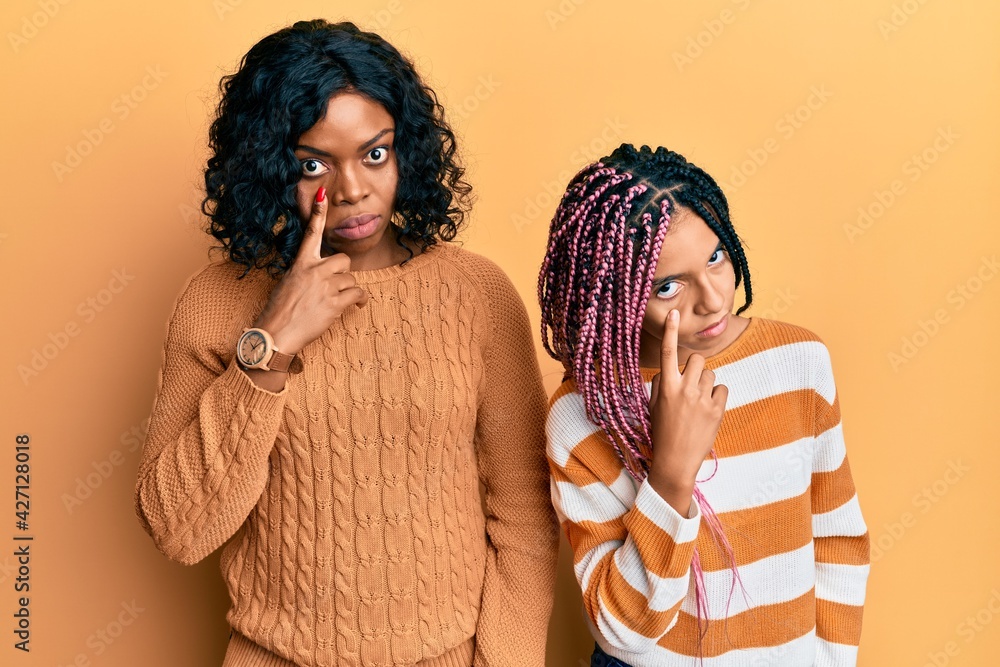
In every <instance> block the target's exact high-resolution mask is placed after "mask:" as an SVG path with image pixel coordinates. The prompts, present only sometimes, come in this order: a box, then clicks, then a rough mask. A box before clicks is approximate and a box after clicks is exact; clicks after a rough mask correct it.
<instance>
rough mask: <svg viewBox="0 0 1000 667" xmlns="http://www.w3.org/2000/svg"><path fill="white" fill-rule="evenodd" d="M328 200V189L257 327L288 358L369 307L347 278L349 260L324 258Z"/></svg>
mask: <svg viewBox="0 0 1000 667" xmlns="http://www.w3.org/2000/svg"><path fill="white" fill-rule="evenodd" d="M325 194H326V190H325V188H320V190H319V192H317V194H316V201H314V202H313V208H312V216H311V217H310V218H309V226H308V227H307V228H306V232H305V234H304V235H303V237H302V244H301V245H300V246H299V252H298V254H297V255H296V256H295V261H294V262H293V263H292V266H291V268H289V269H288V271H287V272H286V273H285V275H283V276H282V277H281V280H280V281H279V282H278V284H277V285H275V286H274V289H273V290H271V296H270V297H269V299H268V301H267V304H266V305H265V306H264V310H263V311H261V314H260V316H259V317H258V318H257V320H256V321H255V322H254V323H253V326H255V327H260V328H261V329H264V330H265V331H267V332H268V333H270V334H271V337H272V338H274V346H275V347H276V348H278V350H279V351H281V352H284V353H285V354H298V353H299V351H300V350H302V348H303V347H305V346H306V345H308V344H309V343H311V342H312V341H314V340H316V339H317V338H319V337H320V336H321V335H323V332H324V331H326V330H327V329H329V328H330V325H332V324H333V323H334V322H335V321H336V320H337V319H338V318H339V317H340V316H341V315H342V314H343V313H344V311H345V310H347V308H349V307H350V306H352V305H355V304H357V305H358V306H359V307H360V306H364V305H365V304H366V303H367V302H368V294H367V293H366V292H365V291H364V290H363V289H361V288H360V287H358V286H357V282H356V281H355V279H354V276H352V275H351V274H350V273H349V271H350V269H351V259H350V257H348V256H347V255H345V254H343V253H337V254H336V255H330V256H329V257H323V256H322V255H321V254H320V249H321V247H322V242H323V230H324V228H325V227H326V213H327V209H328V206H329V199H328V198H326V197H325Z"/></svg>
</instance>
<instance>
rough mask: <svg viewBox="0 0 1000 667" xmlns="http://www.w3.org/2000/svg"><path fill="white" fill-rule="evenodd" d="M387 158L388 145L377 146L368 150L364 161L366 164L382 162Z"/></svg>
mask: <svg viewBox="0 0 1000 667" xmlns="http://www.w3.org/2000/svg"><path fill="white" fill-rule="evenodd" d="M388 159H389V147H388V146H379V147H377V148H373V149H371V150H370V151H368V157H367V160H366V162H368V164H382V163H383V162H385V161H386V160H388Z"/></svg>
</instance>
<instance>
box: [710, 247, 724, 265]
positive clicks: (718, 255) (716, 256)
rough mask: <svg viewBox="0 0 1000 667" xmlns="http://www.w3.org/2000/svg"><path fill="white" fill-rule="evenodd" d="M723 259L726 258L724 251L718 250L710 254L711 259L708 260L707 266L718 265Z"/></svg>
mask: <svg viewBox="0 0 1000 667" xmlns="http://www.w3.org/2000/svg"><path fill="white" fill-rule="evenodd" d="M725 258H726V251H725V250H723V249H722V248H719V249H718V250H716V251H715V252H713V253H712V257H711V259H709V260H708V265H709V266H712V265H713V264H718V263H719V262H721V261H722V260H724V259H725Z"/></svg>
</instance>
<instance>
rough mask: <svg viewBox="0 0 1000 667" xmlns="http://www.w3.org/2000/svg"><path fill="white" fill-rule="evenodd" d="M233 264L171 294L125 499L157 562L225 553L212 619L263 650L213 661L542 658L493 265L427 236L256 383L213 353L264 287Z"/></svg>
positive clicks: (527, 337) (540, 519) (520, 431)
mask: <svg viewBox="0 0 1000 667" xmlns="http://www.w3.org/2000/svg"><path fill="white" fill-rule="evenodd" d="M240 272H241V267H239V266H237V265H235V264H233V263H230V262H226V263H214V264H210V265H208V266H206V267H205V268H204V269H202V270H201V271H200V272H199V273H197V274H196V275H195V276H193V277H192V278H191V280H190V281H189V282H188V284H187V286H186V287H185V288H184V290H183V292H182V293H181V295H180V296H179V297H178V300H177V302H176V304H175V307H174V311H173V314H172V316H171V318H170V321H169V325H168V328H167V335H166V341H165V343H164V348H163V360H162V362H163V365H162V369H161V372H160V377H159V385H158V389H157V392H156V399H155V402H154V404H153V411H152V415H151V418H150V424H149V431H148V436H147V438H146V442H145V445H144V448H143V453H142V461H141V463H140V466H139V473H138V480H137V483H136V491H135V508H136V512H137V514H138V516H139V520H140V522H141V524H142V526H143V528H144V529H145V530H146V531H147V532H148V533H149V534H150V535H151V536H152V538H153V540H154V542H155V543H156V546H157V548H159V549H160V550H161V551H162V552H163V553H164V554H166V555H167V556H168V557H170V558H171V559H173V560H176V561H179V562H181V563H185V564H191V563H195V562H198V561H200V560H201V559H203V558H204V557H205V556H207V555H208V554H210V553H211V552H212V551H214V550H215V549H217V548H218V547H220V546H222V545H223V544H225V545H226V547H225V549H224V550H223V552H222V556H221V568H222V574H223V576H224V577H225V580H226V584H227V586H228V589H229V596H230V599H231V607H230V610H229V613H228V615H227V618H228V620H229V622H230V625H232V627H233V628H234V629H235V630H236V632H237V633H239V635H242V636H243V637H245V638H247V639H249V640H250V642H252V643H250V642H246V643H248V644H250V645H251V646H254V645H255V646H254V648H255V649H256V648H257V647H259V649H260V652H261V654H262V655H268V656H271V657H273V660H272V661H270V662H269V661H268V660H266V659H262V658H259V657H257V658H254V659H253V660H251V659H249V658H248V659H247V660H246V661H245V662H244V661H233V662H232V664H251V663H252V664H269V665H270V664H287V662H285V661H291V662H293V663H294V664H297V665H303V666H307V667H310V666H313V665H316V666H319V665H323V666H326V665H329V666H338V667H339V666H348V665H415V664H418V663H419V664H420V665H421V666H422V667H423V666H425V665H427V666H431V665H433V666H439V665H447V666H448V667H452V666H454V667H458V666H460V665H464V666H466V667H467V666H468V665H472V664H474V665H476V666H484V667H485V666H490V667H495V666H496V667H499V666H502V665H534V666H537V667H542V665H544V653H545V650H544V649H545V636H546V629H547V625H548V619H549V615H550V613H551V609H552V595H553V588H554V583H555V562H556V552H557V548H558V526H557V524H556V520H555V516H554V513H553V510H552V506H551V502H550V497H549V486H548V470H547V464H546V459H545V435H544V420H545V411H546V397H545V393H544V390H543V388H542V383H541V379H540V373H539V368H538V363H537V359H536V357H535V348H534V345H533V343H532V340H533V336H532V333H531V330H530V326H529V323H528V318H527V315H526V312H525V309H524V305H523V302H522V301H521V299H520V297H519V296H518V294H517V292H516V291H515V289H514V287H513V286H512V285H511V283H510V281H509V280H508V278H507V277H506V275H504V273H503V272H502V271H501V270H500V269H499V268H498V267H497V266H496V265H495V264H493V263H492V262H490V261H489V260H487V259H485V258H483V257H480V256H478V255H476V254H474V253H471V252H469V251H465V250H462V249H460V248H458V247H457V246H454V245H452V244H447V243H445V244H439V245H437V246H434V247H432V248H430V249H428V250H427V251H425V252H424V253H422V254H420V255H418V256H416V257H415V258H413V259H411V260H410V261H409V262H407V263H406V264H404V265H402V266H393V267H389V268H385V269H378V270H372V271H360V272H354V275H355V276H356V278H357V280H358V283H359V284H360V285H361V286H362V287H363V288H364V289H365V290H366V291H367V292H368V294H369V301H368V304H367V306H365V307H364V308H355V307H351V308H350V309H349V310H348V311H347V312H345V314H344V315H343V316H342V318H341V319H340V320H339V321H338V322H337V323H336V324H334V325H333V326H332V327H331V328H330V329H329V330H328V331H327V332H326V333H324V334H323V335H322V336H321V337H320V338H318V339H317V340H315V341H313V342H312V343H310V344H309V345H308V346H306V347H305V348H304V349H303V350H302V352H301V355H300V356H301V358H302V361H303V363H304V370H303V371H302V372H301V373H299V374H293V375H290V376H289V379H288V381H287V383H286V386H285V388H284V389H283V390H282V391H281V392H279V393H272V392H269V391H266V390H264V389H262V388H260V387H258V386H256V385H255V384H254V383H253V382H251V381H250V379H249V378H248V377H247V375H246V374H245V373H244V372H243V371H242V370H240V368H239V367H238V366H237V365H236V364H235V362H234V359H233V358H234V351H235V347H236V341H237V339H238V337H239V335H240V332H241V331H242V330H243V328H244V327H246V326H249V325H250V323H251V322H253V320H254V319H255V318H256V317H257V315H258V314H259V313H260V311H261V309H262V308H263V306H264V304H265V302H266V300H267V297H268V295H269V293H270V291H271V289H272V287H273V286H274V284H275V280H274V279H273V278H270V277H269V276H267V275H266V273H264V272H262V271H252V272H250V273H249V274H248V275H247V276H246V277H244V278H242V279H238V276H239V274H240ZM480 482H482V484H483V486H484V490H485V508H484V506H483V504H482V502H481V497H480ZM241 650H242V649H241ZM232 651H233V647H232V646H231V647H230V652H232ZM230 661H231V659H230V658H227V663H229V662H230Z"/></svg>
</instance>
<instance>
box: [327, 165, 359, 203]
mask: <svg viewBox="0 0 1000 667" xmlns="http://www.w3.org/2000/svg"><path fill="white" fill-rule="evenodd" d="M329 190H330V196H331V197H332V198H333V203H335V204H356V203H357V202H359V201H361V200H362V199H364V197H365V195H367V194H368V192H367V185H366V183H365V179H364V175H363V174H361V173H360V170H359V169H357V168H351V167H345V168H344V169H341V170H339V172H338V173H337V175H336V177H335V178H334V182H333V183H332V184H331V185H330V188H329Z"/></svg>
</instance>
